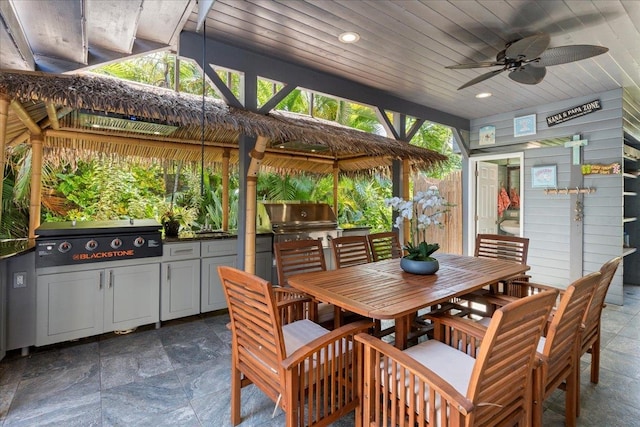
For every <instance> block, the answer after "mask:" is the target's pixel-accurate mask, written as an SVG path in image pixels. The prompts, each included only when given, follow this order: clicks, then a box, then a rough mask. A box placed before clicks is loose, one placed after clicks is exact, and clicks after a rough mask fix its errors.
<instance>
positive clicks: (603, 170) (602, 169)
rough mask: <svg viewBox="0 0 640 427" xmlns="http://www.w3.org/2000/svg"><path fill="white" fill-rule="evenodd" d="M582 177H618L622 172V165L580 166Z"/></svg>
mask: <svg viewBox="0 0 640 427" xmlns="http://www.w3.org/2000/svg"><path fill="white" fill-rule="evenodd" d="M580 168H581V169H582V175H594V174H597V175H618V174H620V173H621V172H622V167H621V166H620V163H611V164H610V165H589V164H585V165H582V166H580Z"/></svg>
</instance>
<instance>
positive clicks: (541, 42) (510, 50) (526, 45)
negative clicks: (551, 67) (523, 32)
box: [505, 34, 551, 59]
mask: <svg viewBox="0 0 640 427" xmlns="http://www.w3.org/2000/svg"><path fill="white" fill-rule="evenodd" d="M550 42H551V37H549V34H534V35H532V36H529V37H525V38H523V39H520V40H518V41H515V42H513V43H511V44H510V45H508V46H507V49H506V50H505V55H506V56H507V58H514V59H536V58H537V57H539V56H540V55H541V54H542V52H544V51H545V49H546V48H547V47H549V43H550Z"/></svg>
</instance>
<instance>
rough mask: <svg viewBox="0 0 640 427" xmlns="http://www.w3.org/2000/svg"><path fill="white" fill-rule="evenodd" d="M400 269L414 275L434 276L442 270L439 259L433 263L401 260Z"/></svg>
mask: <svg viewBox="0 0 640 427" xmlns="http://www.w3.org/2000/svg"><path fill="white" fill-rule="evenodd" d="M400 268H402V269H403V270H404V271H406V272H407V273H412V274H434V273H435V272H437V271H438V269H440V264H439V263H438V260H437V259H434V260H433V261H417V260H415V259H408V258H401V259H400Z"/></svg>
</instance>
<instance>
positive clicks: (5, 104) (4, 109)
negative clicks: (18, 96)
mask: <svg viewBox="0 0 640 427" xmlns="http://www.w3.org/2000/svg"><path fill="white" fill-rule="evenodd" d="M8 119H9V100H8V99H5V98H0V224H1V223H2V187H3V185H4V165H5V161H6V160H5V159H6V157H7V154H6V153H5V150H6V147H7V121H8Z"/></svg>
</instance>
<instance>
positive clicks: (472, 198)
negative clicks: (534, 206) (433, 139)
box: [467, 151, 525, 255]
mask: <svg viewBox="0 0 640 427" xmlns="http://www.w3.org/2000/svg"><path fill="white" fill-rule="evenodd" d="M503 159H518V161H519V162H520V235H521V236H522V231H523V224H524V215H523V211H524V204H525V197H524V196H525V191H524V152H523V151H518V152H513V153H500V154H482V155H477V156H471V157H469V174H468V182H467V188H468V189H469V199H468V200H469V208H470V209H469V210H468V214H467V215H468V217H467V224H469V227H468V236H467V237H468V238H467V246H468V247H467V253H468V254H471V255H472V254H473V252H474V250H475V244H476V243H475V242H476V209H477V203H476V192H477V190H476V184H477V181H478V180H477V177H476V171H477V166H478V165H477V163H478V162H490V161H492V160H503ZM496 209H497V207H496Z"/></svg>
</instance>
